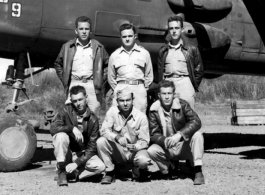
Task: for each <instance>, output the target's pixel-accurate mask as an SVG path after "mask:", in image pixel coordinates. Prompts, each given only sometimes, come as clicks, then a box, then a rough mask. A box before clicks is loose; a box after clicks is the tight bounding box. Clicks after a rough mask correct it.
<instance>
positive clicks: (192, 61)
mask: <svg viewBox="0 0 265 195" xmlns="http://www.w3.org/2000/svg"><path fill="white" fill-rule="evenodd" d="M182 41H183V45H182V46H181V51H182V53H183V55H184V57H185V59H186V62H187V68H188V72H189V77H190V80H191V83H192V85H193V87H194V89H195V91H196V92H198V91H199V90H198V88H199V85H200V83H201V81H202V78H203V75H204V69H203V62H202V59H201V55H200V52H199V49H198V47H197V46H195V45H194V44H193V43H189V42H187V40H185V39H184V38H182ZM168 50H169V45H168V44H166V45H164V46H162V47H161V48H160V50H159V53H158V62H157V68H158V79H159V82H160V81H162V80H164V69H165V61H166V57H167V55H168Z"/></svg>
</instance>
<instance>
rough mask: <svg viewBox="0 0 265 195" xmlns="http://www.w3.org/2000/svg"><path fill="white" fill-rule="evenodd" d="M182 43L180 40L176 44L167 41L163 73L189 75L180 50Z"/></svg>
mask: <svg viewBox="0 0 265 195" xmlns="http://www.w3.org/2000/svg"><path fill="white" fill-rule="evenodd" d="M182 44H183V41H182V40H180V42H179V44H178V45H171V44H170V43H169V48H170V49H169V50H168V55H167V57H166V61H165V75H171V74H178V75H189V72H188V67H187V62H186V58H185V56H184V55H183V53H182V51H181V47H182Z"/></svg>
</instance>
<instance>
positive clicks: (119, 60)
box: [108, 44, 154, 90]
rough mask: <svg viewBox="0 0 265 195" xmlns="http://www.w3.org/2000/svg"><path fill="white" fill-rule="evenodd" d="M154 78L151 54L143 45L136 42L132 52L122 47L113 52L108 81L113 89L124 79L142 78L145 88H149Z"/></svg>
mask: <svg viewBox="0 0 265 195" xmlns="http://www.w3.org/2000/svg"><path fill="white" fill-rule="evenodd" d="M153 79H154V75H153V67H152V62H151V58H150V54H149V52H148V51H147V50H146V49H144V48H143V47H142V46H139V45H137V44H135V45H134V47H133V49H132V50H131V51H130V52H127V51H126V50H125V49H124V48H123V47H120V48H118V49H116V51H114V52H113V53H112V54H111V56H110V59H109V65H108V82H109V84H110V86H111V88H112V89H113V90H114V89H115V87H116V85H117V82H118V81H122V80H142V81H144V85H145V88H149V86H150V85H151V83H152V82H153Z"/></svg>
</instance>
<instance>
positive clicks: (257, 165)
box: [0, 104, 265, 195]
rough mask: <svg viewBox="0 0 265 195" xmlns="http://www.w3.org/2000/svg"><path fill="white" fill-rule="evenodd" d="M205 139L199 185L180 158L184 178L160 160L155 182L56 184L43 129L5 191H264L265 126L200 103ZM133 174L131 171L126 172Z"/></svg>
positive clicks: (2, 183) (0, 182) (4, 177)
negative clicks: (234, 121) (243, 122)
mask: <svg viewBox="0 0 265 195" xmlns="http://www.w3.org/2000/svg"><path fill="white" fill-rule="evenodd" d="M196 111H197V112H198V113H199V115H200V117H201V119H202V122H203V128H202V129H201V131H202V132H203V133H204V138H205V155H204V166H203V172H204V175H205V178H206V183H205V184H204V185H201V186H194V185H193V181H192V179H191V178H190V177H189V171H188V168H187V167H186V166H185V163H184V162H182V161H181V162H180V166H179V177H178V178H176V179H175V180H172V181H165V180H160V179H159V173H158V169H157V167H156V166H155V165H153V166H150V167H149V174H150V176H151V182H147V183H137V182H132V181H130V179H129V177H127V179H126V178H125V181H124V180H121V179H117V180H116V182H115V183H113V184H111V185H108V186H102V185H101V184H99V183H98V180H97V179H94V180H90V181H86V182H77V183H70V184H69V186H68V187H57V185H56V181H54V176H55V175H56V174H55V164H56V162H55V160H54V156H53V154H52V152H53V149H52V144H51V136H50V135H49V134H48V132H47V131H38V132H37V136H38V146H43V149H39V150H37V152H36V154H35V157H34V159H33V161H32V164H31V165H30V166H29V167H28V168H27V170H24V171H21V172H17V173H0V194H8V195H9V194H109V195H111V194H126V195H131V194H144V195H149V194H150V195H154V194H159V195H161V194H169V195H170V194H265V169H264V164H265V163H264V162H265V160H264V159H265V141H264V140H265V126H231V125H230V119H229V118H230V116H231V114H230V108H229V106H228V105H224V104H223V105H212V106H209V105H196ZM125 176H128V175H125Z"/></svg>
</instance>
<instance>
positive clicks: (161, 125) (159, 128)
mask: <svg viewBox="0 0 265 195" xmlns="http://www.w3.org/2000/svg"><path fill="white" fill-rule="evenodd" d="M170 112H171V116H172V117H171V124H172V128H173V131H174V133H175V134H176V133H180V134H181V135H182V138H183V140H184V141H188V140H190V138H191V137H192V136H193V134H194V133H196V132H197V131H198V130H199V129H200V128H201V120H200V118H199V116H198V115H197V114H196V113H195V112H194V111H193V110H192V109H191V107H190V105H189V104H188V103H187V102H186V101H185V100H183V99H178V98H175V99H174V102H173V105H172V107H171V110H170ZM163 117H164V111H163V107H162V106H161V103H160V100H157V101H156V102H154V103H153V104H152V106H151V108H150V111H149V129H150V137H151V138H150V140H151V143H155V144H158V145H160V146H161V147H163V148H165V139H166V130H167V129H166V122H165V121H163Z"/></svg>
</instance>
